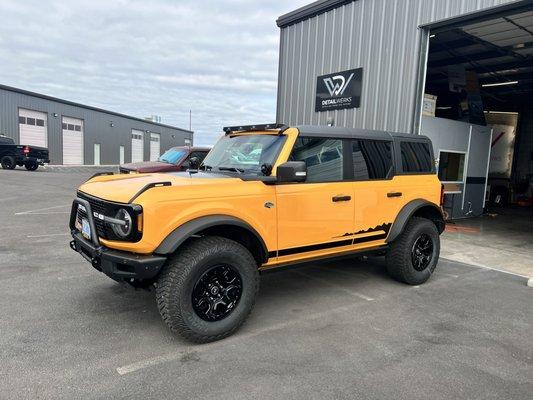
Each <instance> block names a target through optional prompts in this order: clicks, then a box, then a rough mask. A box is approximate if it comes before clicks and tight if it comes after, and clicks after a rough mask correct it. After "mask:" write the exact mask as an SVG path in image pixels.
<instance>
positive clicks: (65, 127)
mask: <svg viewBox="0 0 533 400" xmlns="http://www.w3.org/2000/svg"><path fill="white" fill-rule="evenodd" d="M61 127H62V128H63V129H64V130H67V129H68V125H67V124H66V123H65V122H63V123H62V124H61Z"/></svg>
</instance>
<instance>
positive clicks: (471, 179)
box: [466, 176, 487, 185]
mask: <svg viewBox="0 0 533 400" xmlns="http://www.w3.org/2000/svg"><path fill="white" fill-rule="evenodd" d="M486 181H487V179H486V178H485V177H484V176H467V177H466V184H467V185H469V184H470V185H484V184H485V182H486Z"/></svg>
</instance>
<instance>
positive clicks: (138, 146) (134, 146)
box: [131, 129, 144, 162]
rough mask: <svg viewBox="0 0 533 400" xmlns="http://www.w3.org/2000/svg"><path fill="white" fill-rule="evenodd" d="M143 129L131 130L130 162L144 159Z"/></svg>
mask: <svg viewBox="0 0 533 400" xmlns="http://www.w3.org/2000/svg"><path fill="white" fill-rule="evenodd" d="M143 134H144V132H143V131H139V130H137V129H132V130H131V162H140V161H144V143H143Z"/></svg>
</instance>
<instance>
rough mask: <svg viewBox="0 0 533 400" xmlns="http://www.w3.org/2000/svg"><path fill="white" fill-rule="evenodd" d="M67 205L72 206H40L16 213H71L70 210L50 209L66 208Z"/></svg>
mask: <svg viewBox="0 0 533 400" xmlns="http://www.w3.org/2000/svg"><path fill="white" fill-rule="evenodd" d="M65 207H70V204H65V205H60V206H52V207H45V208H38V209H36V210H28V211H20V212H17V213H15V215H36V214H37V215H43V214H70V211H50V210H56V209H58V208H65Z"/></svg>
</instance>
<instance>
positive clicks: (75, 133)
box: [62, 117, 83, 165]
mask: <svg viewBox="0 0 533 400" xmlns="http://www.w3.org/2000/svg"><path fill="white" fill-rule="evenodd" d="M62 130H63V164H70V165H82V164H83V120H81V119H77V118H70V117H63V120H62Z"/></svg>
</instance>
